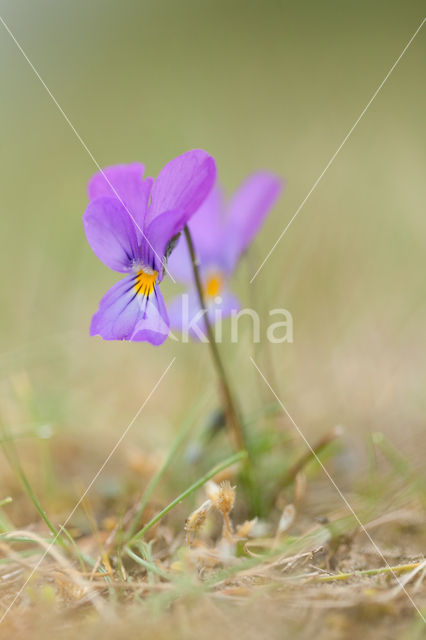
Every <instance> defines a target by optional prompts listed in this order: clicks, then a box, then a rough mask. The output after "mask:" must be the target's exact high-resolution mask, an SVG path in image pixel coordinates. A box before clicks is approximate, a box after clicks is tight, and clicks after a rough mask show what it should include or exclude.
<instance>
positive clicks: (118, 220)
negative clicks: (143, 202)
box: [83, 196, 138, 273]
mask: <svg viewBox="0 0 426 640" xmlns="http://www.w3.org/2000/svg"><path fill="white" fill-rule="evenodd" d="M83 225H84V230H85V232H86V237H87V240H88V242H89V244H90V246H91V247H92V250H93V252H94V253H95V254H96V255H97V257H98V258H99V260H102V262H103V263H104V264H106V265H107V267H110V269H114V271H120V272H124V273H126V272H128V271H129V270H130V269H131V266H132V261H133V260H134V259H137V257H138V240H137V236H136V229H135V226H134V224H133V223H132V221H131V219H130V217H129V215H128V213H127V212H126V210H125V209H124V207H123V205H122V204H120V202H119V201H118V200H117V199H116V198H109V197H105V196H104V197H101V198H96V200H93V201H92V202H90V203H89V205H88V207H87V209H86V211H85V212H84V215H83Z"/></svg>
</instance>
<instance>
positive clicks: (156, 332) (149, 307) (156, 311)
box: [129, 286, 170, 345]
mask: <svg viewBox="0 0 426 640" xmlns="http://www.w3.org/2000/svg"><path fill="white" fill-rule="evenodd" d="M137 297H138V298H140V299H141V300H142V302H141V303H140V304H141V308H142V310H143V315H142V316H141V317H140V318H139V320H138V322H137V324H136V326H135V329H134V331H133V334H132V336H131V338H129V340H132V341H133V342H144V341H145V342H150V343H151V344H154V345H160V344H163V342H164V341H165V340H166V338H167V336H168V335H169V332H170V322H169V317H168V315H167V309H166V305H165V304H164V298H163V296H162V293H161V291H160V289H159V288H158V286H155V288H154V292H153V294H152V295H151V296H149V298H143V296H139V295H138V296H137Z"/></svg>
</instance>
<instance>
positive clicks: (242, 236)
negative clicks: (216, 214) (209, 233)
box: [227, 171, 283, 268]
mask: <svg viewBox="0 0 426 640" xmlns="http://www.w3.org/2000/svg"><path fill="white" fill-rule="evenodd" d="M282 188H283V184H282V181H281V180H280V179H279V178H278V177H277V176H275V175H273V174H271V173H267V172H264V171H262V172H258V173H254V174H253V175H251V176H250V177H249V178H247V180H245V181H244V182H243V184H242V185H241V186H240V188H239V189H238V190H237V192H236V193H235V195H234V196H233V198H232V200H231V202H230V204H229V214H228V216H229V217H228V228H227V254H228V260H229V264H230V268H234V267H235V264H236V262H237V260H238V258H239V256H240V255H241V253H242V252H243V251H244V250H245V249H246V248H247V247H248V245H249V244H250V243H251V242H252V240H253V238H254V236H255V235H256V233H257V232H258V231H259V229H260V227H261V225H262V223H263V221H264V219H265V217H266V215H267V214H268V213H269V211H270V209H271V208H272V206H273V205H274V204H275V202H276V201H277V199H278V196H279V195H280V193H281V190H282Z"/></svg>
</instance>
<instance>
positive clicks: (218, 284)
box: [204, 273, 223, 298]
mask: <svg viewBox="0 0 426 640" xmlns="http://www.w3.org/2000/svg"><path fill="white" fill-rule="evenodd" d="M222 287H223V278H222V276H221V274H220V273H215V274H213V275H211V276H210V277H209V278H207V282H206V285H205V288H204V289H205V293H206V295H207V296H208V297H209V298H215V297H216V296H217V295H219V293H220V292H221V291H222Z"/></svg>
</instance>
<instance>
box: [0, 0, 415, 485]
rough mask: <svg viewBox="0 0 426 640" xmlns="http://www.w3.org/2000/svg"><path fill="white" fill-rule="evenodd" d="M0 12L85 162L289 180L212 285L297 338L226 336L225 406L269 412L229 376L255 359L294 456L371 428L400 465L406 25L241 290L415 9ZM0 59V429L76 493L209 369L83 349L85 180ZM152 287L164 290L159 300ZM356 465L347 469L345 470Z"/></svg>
mask: <svg viewBox="0 0 426 640" xmlns="http://www.w3.org/2000/svg"><path fill="white" fill-rule="evenodd" d="M0 7H1V11H0V14H1V15H2V17H3V18H4V20H5V21H6V22H7V24H8V26H9V27H10V29H11V30H12V32H13V33H14V35H15V37H16V38H17V40H18V41H19V42H20V44H21V45H22V47H23V49H24V50H25V52H26V53H27V55H28V57H29V58H30V60H31V61H32V63H33V64H34V65H35V67H36V68H37V69H38V70H39V72H40V74H41V76H42V78H43V79H44V81H45V82H46V84H47V86H48V87H49V89H50V90H51V91H52V93H53V94H54V96H55V97H56V98H57V100H58V102H59V103H60V105H61V106H62V108H63V110H64V111H65V113H66V114H67V116H68V117H69V118H70V120H71V122H72V123H73V125H74V126H75V128H76V130H77V131H78V132H79V134H80V135H81V137H82V138H83V140H84V141H85V143H86V144H87V146H88V147H89V149H90V150H91V152H92V153H93V154H94V156H95V158H96V160H97V161H98V162H99V164H100V165H101V166H107V165H110V164H115V163H122V162H131V161H142V162H144V163H145V164H146V167H147V174H148V175H154V176H155V175H156V174H157V172H158V171H159V169H160V168H161V167H162V166H163V165H164V164H165V163H166V162H167V161H168V160H169V159H171V158H173V157H174V156H176V155H178V154H180V153H182V152H184V151H186V150H187V149H191V148H194V147H202V148H205V149H206V150H208V151H209V152H210V153H211V154H213V155H214V156H215V158H216V160H217V164H218V168H219V177H220V179H221V181H222V182H223V183H224V184H225V186H226V188H227V189H228V190H229V191H232V190H233V189H234V188H236V186H237V185H238V183H239V182H240V181H241V180H242V179H243V178H244V177H245V176H246V175H247V174H248V173H250V172H251V171H253V170H256V169H269V170H272V171H274V172H276V173H278V174H280V175H282V176H284V177H285V178H286V180H287V189H286V191H285V193H284V195H283V197H282V198H281V200H280V202H279V203H278V205H277V206H276V207H275V209H274V211H273V212H272V213H271V215H270V217H269V219H268V221H267V223H266V225H265V227H264V229H263V230H262V233H261V234H260V235H259V237H258V238H257V239H256V242H255V244H254V246H253V249H252V251H251V253H250V255H249V256H248V258H247V260H245V261H244V262H243V263H242V264H241V267H240V270H239V273H238V274H237V275H236V278H235V282H234V283H233V288H234V290H235V292H237V293H238V294H239V295H240V297H241V298H242V300H243V302H244V304H245V305H253V306H254V307H255V308H256V309H258V310H259V312H261V313H262V314H264V316H265V317H266V319H267V312H268V310H269V309H271V308H276V307H282V306H284V307H285V308H287V309H288V310H289V311H290V312H291V313H292V315H293V318H294V328H295V331H294V343H293V344H282V345H274V346H272V347H271V346H269V345H267V344H266V343H262V345H260V346H256V348H255V349H254V348H253V346H252V345H251V344H250V340H249V326H248V323H247V331H246V335H245V337H243V338H242V341H241V343H240V344H239V345H230V346H228V345H226V346H225V347H224V349H223V350H224V352H225V353H226V355H227V366H228V368H229V369H230V371H231V373H232V377H233V381H234V386H235V388H236V391H237V393H238V397H239V400H240V403H241V405H242V407H243V409H244V410H245V411H247V412H248V411H253V410H255V409H256V408H258V407H259V406H260V405H261V403H262V402H266V401H271V400H272V396H271V395H270V394H269V393H268V391H267V389H266V388H265V387H264V383H263V382H262V380H261V379H260V378H259V376H258V374H257V373H256V371H255V370H254V369H253V367H252V365H251V364H250V362H249V361H248V356H249V354H251V353H255V354H256V359H257V361H258V363H259V366H260V367H261V368H263V369H264V370H265V373H266V374H267V375H268V376H270V379H271V384H272V385H273V386H274V387H275V389H276V391H277V393H278V395H279V396H280V397H281V399H282V401H283V402H284V404H285V405H286V406H287V408H288V410H289V412H290V413H291V414H292V415H293V417H294V419H295V420H296V422H297V423H298V424H299V426H300V427H301V429H302V430H303V431H304V433H305V434H306V435H307V437H308V438H314V437H316V434H317V433H319V432H322V431H324V430H326V429H328V428H329V427H331V426H333V425H335V424H342V425H343V426H344V427H345V429H346V437H347V438H348V442H350V443H351V444H353V448H354V450H356V449H357V447H358V443H359V442H361V440H362V437H363V434H364V433H365V432H366V431H369V430H381V431H385V432H386V433H388V434H389V436H390V437H391V438H392V440H393V441H394V442H395V443H396V444H397V445H398V447H399V448H400V449H401V450H403V451H404V452H405V453H406V454H407V455H409V456H414V458H416V453H417V455H418V460H419V461H420V460H421V458H420V455H419V454H421V448H422V447H420V444H421V445H422V446H423V445H424V440H425V438H424V415H425V409H426V394H425V383H426V375H425V374H426V371H425V357H424V356H425V348H426V339H425V324H426V308H425V286H426V275H425V273H426V270H425V266H426V265H425V234H426V218H425V207H424V203H425V195H426V187H425V180H424V176H425V161H426V144H425V143H426V139H425V134H426V127H425V113H426V92H425V82H424V79H425V51H426V32H425V29H426V28H423V30H422V32H420V33H419V35H418V37H417V38H416V39H415V41H414V42H413V44H412V46H411V47H410V48H409V50H408V51H407V53H406V55H405V56H404V57H403V59H402V60H401V62H400V64H399V65H398V67H397V68H396V69H395V71H394V73H393V74H392V76H391V77H390V78H389V80H388V82H387V83H386V84H385V86H384V87H383V90H382V91H381V92H380V94H379V95H378V97H377V98H376V100H375V101H374V103H373V104H372V106H371V108H370V109H369V110H368V112H367V113H366V115H365V117H364V118H363V119H362V121H361V122H360V123H359V125H358V127H357V128H356V130H355V131H354V133H353V135H352V136H351V138H350V139H349V140H348V142H347V144H346V145H345V146H344V148H343V149H342V151H341V152H340V154H339V155H338V157H337V158H336V160H335V162H334V164H333V165H332V167H331V168H330V169H329V170H328V172H327V173H326V175H325V176H324V178H323V180H322V181H321V183H320V184H319V186H318V188H317V189H316V190H315V192H314V193H313V194H312V196H311V197H310V199H309V200H308V202H307V203H306V205H305V206H304V208H303V209H302V211H301V212H300V214H299V216H298V217H297V219H296V220H295V222H294V223H293V224H292V226H291V228H290V229H289V231H288V232H287V234H286V235H285V237H284V238H283V239H282V241H281V243H280V244H279V246H278V247H277V249H276V250H275V252H274V253H273V255H272V257H271V258H270V260H269V261H268V262H267V264H266V265H265V267H264V268H263V270H262V271H261V273H260V274H259V276H258V277H257V279H256V280H255V282H254V284H253V286H250V285H249V284H248V280H249V277H251V276H252V275H253V273H254V271H255V270H256V269H257V267H258V265H259V264H260V262H261V261H262V260H263V258H264V256H265V255H266V252H267V251H268V250H269V249H270V247H271V246H272V244H273V242H274V241H275V239H276V238H277V236H278V235H279V233H280V232H281V231H282V229H283V228H284V227H285V225H286V224H287V222H288V221H289V220H290V218H291V217H292V215H293V214H294V212H295V210H296V209H297V207H298V205H299V204H300V202H301V201H302V200H303V198H304V197H305V196H306V194H307V193H308V191H309V189H310V188H311V186H312V185H313V183H314V182H315V180H316V179H317V178H318V176H319V175H320V173H321V172H322V170H323V169H324V167H325V165H326V164H327V162H328V160H329V159H330V157H331V156H332V154H333V153H334V152H335V150H336V149H337V147H338V146H339V145H340V143H341V142H342V140H343V138H344V136H345V135H346V133H347V132H348V130H349V129H350V127H351V126H352V124H353V123H354V121H355V120H356V118H357V117H358V116H359V114H360V113H361V111H362V109H363V108H364V106H365V105H366V104H367V102H368V100H369V99H370V97H371V96H372V94H373V93H374V91H375V90H376V88H377V87H378V85H379V84H380V82H381V81H382V80H383V78H384V77H385V75H386V73H387V72H388V70H389V68H390V67H391V65H392V64H393V62H394V61H395V60H396V58H397V57H398V55H399V54H400V52H401V51H402V49H403V47H404V46H405V44H406V43H407V42H408V40H409V39H410V37H411V35H412V34H413V33H414V31H415V30H416V28H417V27H418V26H419V24H420V22H421V20H422V18H423V13H424V4H423V3H422V2H415V1H413V2H408V3H407V2H405V1H404V2H402V1H401V2H394V1H385V2H384V1H378V2H374V3H371V2H365V1H362V2H347V1H346V2H341V1H340V2H338V1H335V2H330V1H327V2H321V3H317V2H280V1H278V0H262V1H257V2H253V1H248V0H245V1H244V2H243V1H237V0H235V1H231V2H230V1H227V2H225V1H223V0H215V1H203V2H200V1H188V0H181V1H179V2H172V1H170V0H169V1H167V0H157V1H156V2H154V1H153V0H151V1H136V0H135V1H130V0H123V1H121V2H113V1H111V0H102V1H101V0H91V2H84V1H82V0H75V1H74V2H67V3H65V2H55V1H53V0H51V1H31V2H29V1H27V2H19V3H17V2H16V1H14V0H10V1H9V0H6V1H5V0H3V1H1V2H0ZM0 61H1V63H0V86H1V91H2V100H1V105H0V110H1V111H0V115H1V117H0V129H1V155H0V158H1V171H0V193H1V223H0V224H1V238H2V250H1V253H0V265H1V274H2V276H1V317H0V376H1V380H0V411H1V416H2V418H3V420H4V422H5V423H6V424H7V425H8V427H9V428H10V429H11V430H13V431H14V432H15V433H19V432H21V431H22V432H25V430H26V429H29V430H31V429H33V428H37V429H45V431H43V432H42V434H43V433H46V429H47V434H49V433H50V431H49V429H51V431H52V433H54V434H62V435H64V434H65V435H66V438H67V440H66V442H67V446H66V448H65V451H64V452H63V456H62V458H61V457H59V458H58V460H60V461H61V460H62V462H63V465H64V466H63V469H62V470H63V471H64V473H65V474H66V473H67V465H70V469H71V470H70V471H69V473H70V474H71V475H72V473H76V469H77V470H78V474H79V476H81V477H82V478H83V479H84V478H85V477H86V476H87V478H89V477H91V476H92V475H93V473H94V471H95V470H96V469H97V466H98V463H99V464H100V462H101V461H102V460H103V459H104V457H105V455H106V454H107V453H108V452H109V451H110V449H111V447H112V445H113V444H114V443H115V441H116V440H117V438H118V437H119V436H120V435H121V433H122V431H123V429H124V428H125V427H126V425H127V424H128V422H129V421H130V420H131V418H132V417H133V415H134V414H135V413H136V411H137V409H138V408H139V406H140V405H141V404H142V402H143V401H144V400H145V399H146V397H147V395H148V394H149V393H150V391H151V389H152V387H153V386H154V384H155V383H156V381H157V380H158V379H159V377H160V375H161V374H162V372H163V371H164V369H165V367H166V366H167V365H168V363H169V362H170V360H171V358H172V357H173V356H176V362H175V364H174V365H173V367H172V369H171V370H170V372H169V373H168V374H167V377H166V378H165V379H164V381H163V382H162V383H161V386H160V387H159V389H158V390H157V391H156V392H155V394H154V395H153V397H152V398H151V399H150V401H149V402H148V404H147V406H146V408H145V409H144V410H143V413H142V415H141V416H140V418H139V419H138V421H137V423H136V424H135V425H134V426H133V428H132V430H131V431H130V433H129V434H128V436H127V438H126V441H125V443H124V444H123V447H124V448H125V449H127V450H130V449H132V447H139V448H142V449H146V450H148V451H156V450H157V449H159V448H163V447H165V446H167V444H168V443H169V442H170V438H171V434H172V432H173V431H175V430H176V428H177V426H178V425H179V424H180V422H181V420H182V418H183V417H184V416H185V415H186V414H187V413H188V410H189V409H190V407H191V406H192V405H193V403H194V400H195V399H196V398H198V397H199V396H200V395H202V394H203V393H205V391H206V389H207V390H208V389H209V388H211V389H212V392H213V393H214V389H213V387H214V384H215V380H214V372H213V369H212V366H211V364H210V362H209V354H208V351H207V348H206V346H205V345H193V344H192V345H182V344H178V343H175V342H172V341H170V340H169V341H168V342H167V343H166V344H165V345H164V346H163V347H161V348H154V347H152V346H150V345H149V344H124V343H108V342H102V341H101V340H100V339H93V338H90V337H89V335H88V327H89V322H90V318H91V315H92V313H93V312H94V311H95V310H96V308H97V304H98V301H99V300H100V298H101V296H102V295H103V293H104V292H105V291H106V289H107V288H108V287H109V286H111V285H112V284H113V283H114V282H115V281H116V279H117V278H116V274H114V273H113V272H109V271H108V269H106V268H105V267H104V266H103V265H102V264H101V263H100V262H99V261H98V260H97V259H96V258H95V256H94V255H93V254H92V252H91V250H90V248H89V246H88V244H87V242H86V239H85V236H84V233H83V229H82V224H81V216H82V214H83V211H84V209H85V206H86V202H87V199H86V184H87V181H88V179H89V178H90V176H91V175H92V174H93V173H94V172H95V170H96V169H95V167H94V165H93V162H92V160H91V159H90V157H89V155H88V154H87V153H86V151H85V150H84V149H83V147H82V145H81V144H80V142H79V141H78V140H77V138H76V136H75V135H74V133H73V132H72V130H71V129H70V127H69V126H68V125H67V123H66V122H65V121H64V118H63V117H62V115H61V114H60V112H59V111H58V109H57V107H56V106H55V105H54V103H53V102H52V100H51V98H50V97H49V95H48V94H47V93H46V91H45V89H44V88H43V86H42V84H41V83H40V81H39V80H38V79H37V78H36V76H35V75H34V72H33V71H32V70H31V68H30V67H29V65H28V63H27V62H26V61H25V59H24V58H23V56H22V55H21V53H20V52H19V50H18V48H17V46H16V44H15V43H14V42H13V41H12V39H11V38H10V36H9V35H8V33H7V32H6V31H5V29H4V28H3V27H2V26H0ZM164 291H165V293H166V295H167V296H172V295H174V293H175V292H176V288H175V287H174V286H173V285H172V284H171V283H170V282H168V283H165V287H164ZM263 326H266V325H263ZM225 335H226V332H225ZM211 405H212V407H213V406H214V405H215V401H214V398H213V399H212V400H211ZM73 446H74V447H75V449H73ZM58 455H59V454H58ZM121 455H122V453H118V454H117V457H116V459H115V460H114V461H113V462H112V464H113V465H114V464H117V465H120V460H121V458H120V456H121ZM85 456H86V457H87V464H85V463H84V458H85ZM82 460H83V462H82ZM62 462H61V464H62ZM353 464H354V466H355V471H356V472H357V473H362V464H363V462H362V460H361V461H358V459H355V462H354V463H353ZM359 465H361V467H360V466H359Z"/></svg>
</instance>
